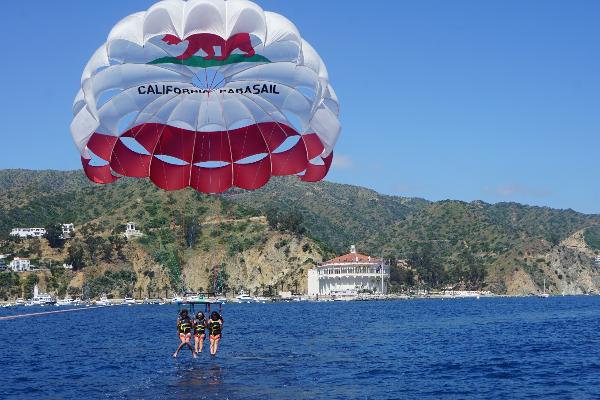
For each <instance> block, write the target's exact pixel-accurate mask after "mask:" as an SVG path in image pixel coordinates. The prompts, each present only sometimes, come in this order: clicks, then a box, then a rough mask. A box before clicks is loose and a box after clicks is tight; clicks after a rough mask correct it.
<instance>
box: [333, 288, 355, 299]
mask: <svg viewBox="0 0 600 400" xmlns="http://www.w3.org/2000/svg"><path fill="white" fill-rule="evenodd" d="M331 297H332V298H333V301H352V300H357V299H358V293H357V292H356V290H350V289H349V290H337V291H335V290H334V291H331Z"/></svg>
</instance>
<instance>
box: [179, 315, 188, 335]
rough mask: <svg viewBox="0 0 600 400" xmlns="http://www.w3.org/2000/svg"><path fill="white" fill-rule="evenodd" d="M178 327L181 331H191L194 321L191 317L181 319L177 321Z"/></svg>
mask: <svg viewBox="0 0 600 400" xmlns="http://www.w3.org/2000/svg"><path fill="white" fill-rule="evenodd" d="M177 329H178V330H179V333H185V334H187V333H190V331H191V330H192V322H191V321H190V319H189V318H184V319H180V320H179V322H178V323H177Z"/></svg>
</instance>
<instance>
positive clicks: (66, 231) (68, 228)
mask: <svg viewBox="0 0 600 400" xmlns="http://www.w3.org/2000/svg"><path fill="white" fill-rule="evenodd" d="M61 228H62V235H61V237H62V238H63V239H70V238H72V237H73V232H75V225H73V224H62V225H61Z"/></svg>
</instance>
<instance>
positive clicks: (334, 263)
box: [308, 245, 390, 296]
mask: <svg viewBox="0 0 600 400" xmlns="http://www.w3.org/2000/svg"><path fill="white" fill-rule="evenodd" d="M389 278H390V265H389V263H386V262H385V260H383V259H381V258H375V257H371V256H368V255H364V254H360V253H357V252H356V247H355V246H354V245H353V246H351V248H350V253H348V254H344V255H342V256H339V257H336V258H333V259H331V260H328V261H325V262H324V263H322V264H320V265H318V266H317V267H316V268H314V269H311V270H309V271H308V295H309V296H317V295H321V296H330V295H335V294H336V293H359V292H361V291H370V292H373V293H379V294H386V293H387V282H388V281H389Z"/></svg>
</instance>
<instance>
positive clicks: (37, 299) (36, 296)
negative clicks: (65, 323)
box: [30, 285, 56, 306]
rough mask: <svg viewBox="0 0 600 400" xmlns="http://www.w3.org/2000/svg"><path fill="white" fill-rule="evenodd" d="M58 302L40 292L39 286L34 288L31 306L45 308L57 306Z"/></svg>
mask: <svg viewBox="0 0 600 400" xmlns="http://www.w3.org/2000/svg"><path fill="white" fill-rule="evenodd" d="M55 303H56V300H54V299H53V298H52V296H50V295H49V294H48V293H43V292H40V291H39V289H38V285H35V286H34V287H33V299H31V302H30V305H32V306H45V305H51V304H55Z"/></svg>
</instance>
